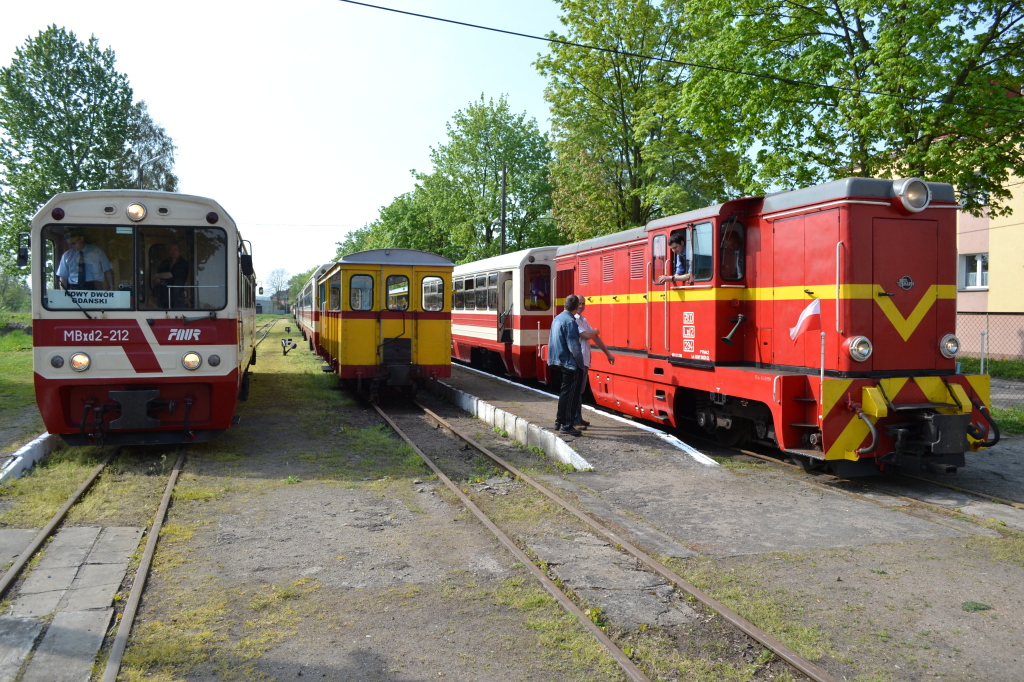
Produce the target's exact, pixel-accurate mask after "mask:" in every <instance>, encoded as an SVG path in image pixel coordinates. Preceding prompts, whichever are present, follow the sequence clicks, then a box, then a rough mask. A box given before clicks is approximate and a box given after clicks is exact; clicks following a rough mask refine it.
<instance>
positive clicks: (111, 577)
mask: <svg viewBox="0 0 1024 682" xmlns="http://www.w3.org/2000/svg"><path fill="white" fill-rule="evenodd" d="M127 570H128V561H127V559H126V560H125V561H122V562H121V563H119V564H85V565H84V566H82V567H81V568H79V569H78V575H77V576H76V577H75V580H74V582H72V583H71V589H73V590H81V589H86V588H90V587H97V586H100V585H120V584H121V579H122V578H124V574H125V571H127Z"/></svg>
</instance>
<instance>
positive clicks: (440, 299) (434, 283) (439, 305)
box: [423, 277, 444, 313]
mask: <svg viewBox="0 0 1024 682" xmlns="http://www.w3.org/2000/svg"><path fill="white" fill-rule="evenodd" d="M423 310H425V311H427V312H430V313H437V312H440V311H442V310H444V280H443V279H441V278H440V277H424V278H423Z"/></svg>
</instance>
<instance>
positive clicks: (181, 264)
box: [153, 243, 191, 308]
mask: <svg viewBox="0 0 1024 682" xmlns="http://www.w3.org/2000/svg"><path fill="white" fill-rule="evenodd" d="M156 270H157V272H156V274H155V275H153V296H154V297H156V303H157V305H158V306H160V307H161V308H184V307H185V306H186V305H187V298H188V292H187V290H186V289H185V285H186V284H188V275H189V272H191V266H190V265H189V263H188V261H187V260H185V259H184V258H182V257H181V247H180V246H178V245H177V244H173V243H172V244H170V245H169V246H168V247H167V258H166V259H164V260H163V261H162V262H161V263H160V265H159V266H157V269H156Z"/></svg>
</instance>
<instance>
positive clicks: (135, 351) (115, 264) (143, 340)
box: [18, 190, 256, 445]
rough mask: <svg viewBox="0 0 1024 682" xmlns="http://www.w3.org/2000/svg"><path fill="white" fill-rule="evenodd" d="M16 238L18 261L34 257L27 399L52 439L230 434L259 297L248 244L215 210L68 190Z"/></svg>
mask: <svg viewBox="0 0 1024 682" xmlns="http://www.w3.org/2000/svg"><path fill="white" fill-rule="evenodd" d="M25 236H26V235H22V237H21V239H22V240H23V239H24V237H25ZM27 236H28V237H29V242H28V246H27V247H26V246H24V245H23V244H24V241H22V242H21V243H20V244H19V250H18V260H19V263H20V264H22V265H24V264H25V263H26V262H27V261H28V258H29V252H30V251H31V260H32V275H31V277H32V279H31V281H32V318H33V323H32V328H33V345H34V369H35V389H36V400H37V402H38V404H39V411H40V412H41V413H42V416H43V421H44V423H45V424H46V428H47V430H48V431H49V432H50V433H56V434H60V435H61V437H63V438H64V440H65V441H67V442H68V443H69V444H72V445H83V444H89V443H104V444H111V445H137V444H155V443H178V442H190V441H202V440H209V439H210V438H212V437H213V436H215V435H216V434H218V433H220V432H221V431H222V430H224V429H226V428H228V427H229V426H231V424H232V421H233V418H234V412H235V406H236V402H237V400H238V399H239V397H241V398H242V399H244V398H245V394H246V393H247V391H248V370H249V365H251V364H254V363H255V361H256V353H255V302H256V292H255V279H254V274H253V269H252V256H251V254H250V250H249V248H248V243H247V242H243V241H242V239H241V237H240V235H239V233H238V229H237V227H236V226H235V223H234V221H233V220H232V219H231V217H230V216H229V215H228V214H227V212H226V211H225V210H224V209H223V208H222V207H221V206H220V205H219V204H218V203H217V202H215V201H213V200H211V199H205V198H202V197H194V196H187V195H182V194H173V193H166V192H150V191H141V190H139V191H133V190H100V191H90V192H68V193H64V194H59V195H57V196H55V197H54V198H53V199H51V200H50V201H49V202H47V204H46V205H45V206H43V207H42V208H41V209H40V210H39V212H38V213H37V214H36V215H35V217H34V218H33V220H32V226H31V232H30V233H29V235H27Z"/></svg>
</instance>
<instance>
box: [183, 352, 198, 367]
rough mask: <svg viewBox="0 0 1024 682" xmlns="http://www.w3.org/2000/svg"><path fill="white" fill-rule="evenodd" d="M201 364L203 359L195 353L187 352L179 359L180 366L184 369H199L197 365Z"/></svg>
mask: <svg viewBox="0 0 1024 682" xmlns="http://www.w3.org/2000/svg"><path fill="white" fill-rule="evenodd" d="M201 364H203V358H202V356H201V355H199V353H196V352H195V351H189V352H188V353H185V355H183V356H182V357H181V366H182V367H184V368H185V369H189V370H193V369H199V365H201Z"/></svg>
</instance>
